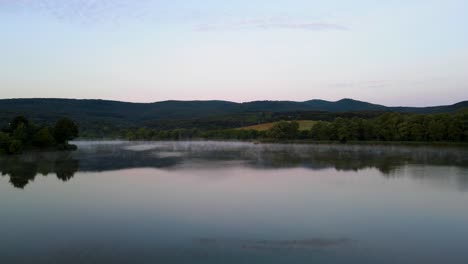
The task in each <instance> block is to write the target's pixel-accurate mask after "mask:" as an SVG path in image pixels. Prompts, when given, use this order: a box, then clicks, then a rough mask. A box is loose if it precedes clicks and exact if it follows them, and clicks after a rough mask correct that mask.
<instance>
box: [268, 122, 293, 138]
mask: <svg viewBox="0 0 468 264" xmlns="http://www.w3.org/2000/svg"><path fill="white" fill-rule="evenodd" d="M298 133H299V123H297V122H295V121H293V122H286V121H281V122H279V123H276V124H274V125H273V126H272V127H271V128H270V129H268V131H267V136H268V137H269V138H272V139H294V138H296V136H297V134H298Z"/></svg>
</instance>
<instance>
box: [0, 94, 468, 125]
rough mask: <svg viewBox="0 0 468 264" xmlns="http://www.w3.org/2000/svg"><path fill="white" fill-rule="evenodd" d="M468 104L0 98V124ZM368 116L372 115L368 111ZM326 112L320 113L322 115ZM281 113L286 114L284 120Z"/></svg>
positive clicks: (253, 119)
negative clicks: (21, 118) (17, 120)
mask: <svg viewBox="0 0 468 264" xmlns="http://www.w3.org/2000/svg"><path fill="white" fill-rule="evenodd" d="M462 108H468V101H463V102H460V103H457V104H453V105H446V106H433V107H388V106H383V105H377V104H371V103H367V102H362V101H357V100H352V99H342V100H339V101H336V102H330V101H324V100H309V101H304V102H294V101H253V102H247V103H234V102H228V101H163V102H156V103H128V102H118V101H105V100H75V99H4V100H0V126H4V125H6V124H7V122H8V121H9V120H11V119H12V118H13V117H15V116H17V115H23V116H26V117H28V118H31V119H33V120H34V121H35V122H37V123H51V122H54V121H55V120H57V119H58V118H60V117H64V116H66V117H69V118H71V119H73V120H75V121H77V122H78V123H79V125H80V126H81V127H82V128H92V127H96V128H97V127H103V126H107V127H108V128H109V129H113V128H125V127H135V126H149V127H155V128H161V129H166V128H168V129H172V128H178V127H184V128H187V127H203V128H225V127H242V126H248V125H253V124H258V123H259V122H260V121H261V122H263V123H266V122H273V121H275V120H281V119H287V118H288V117H290V116H294V117H296V118H298V119H308V120H322V119H324V118H327V117H334V116H339V115H345V114H346V113H356V112H359V113H361V114H363V113H364V115H366V114H365V113H367V114H369V113H373V112H375V113H382V112H401V113H445V112H453V111H457V110H459V109H462ZM370 115H371V116H372V114H370ZM323 116H325V117H323ZM285 117H286V118H285Z"/></svg>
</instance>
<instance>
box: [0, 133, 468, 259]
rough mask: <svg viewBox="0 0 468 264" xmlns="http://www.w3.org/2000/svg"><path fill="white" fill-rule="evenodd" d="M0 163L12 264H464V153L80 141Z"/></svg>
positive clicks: (467, 239) (467, 172)
mask: <svg viewBox="0 0 468 264" xmlns="http://www.w3.org/2000/svg"><path fill="white" fill-rule="evenodd" d="M75 144H77V145H78V147H79V150H78V151H76V152H61V153H58V152H50V153H44V152H41V153H28V154H24V155H20V156H8V157H0V172H1V174H2V176H1V177H0V210H1V212H2V213H1V218H2V221H1V224H0V234H1V236H0V251H1V252H2V254H1V255H0V261H1V262H5V263H31V261H34V263H129V262H132V263H158V262H159V263H161V262H162V263H252V262H254V263H466V260H468V254H467V253H466V250H465V249H464V248H465V245H466V244H467V243H468V228H466V227H467V223H468V210H466V205H467V204H468V150H467V149H466V148H456V147H405V146H364V145H362V146H353V145H294V144H252V143H240V142H203V141H200V142H123V141H122V142H119V141H110V142H75Z"/></svg>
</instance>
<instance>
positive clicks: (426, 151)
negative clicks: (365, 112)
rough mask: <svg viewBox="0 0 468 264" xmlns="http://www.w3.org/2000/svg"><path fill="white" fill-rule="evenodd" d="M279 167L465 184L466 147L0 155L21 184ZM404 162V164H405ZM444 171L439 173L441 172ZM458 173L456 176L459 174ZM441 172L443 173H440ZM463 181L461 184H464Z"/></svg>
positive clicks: (185, 148)
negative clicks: (53, 178)
mask: <svg viewBox="0 0 468 264" xmlns="http://www.w3.org/2000/svg"><path fill="white" fill-rule="evenodd" d="M233 161H241V162H242V163H245V164H247V166H250V167H252V168H259V169H280V168H297V167H301V168H307V169H310V170H320V169H327V168H333V169H336V170H338V171H360V170H364V169H377V170H379V171H380V172H381V173H382V174H383V175H385V177H397V176H399V175H410V176H411V177H421V178H428V177H432V178H434V177H440V174H441V172H439V173H438V175H439V176H437V175H435V174H434V173H428V172H427V171H426V170H428V169H427V166H432V167H439V168H443V169H448V168H458V169H459V172H457V173H452V174H451V177H454V175H455V176H456V177H458V179H456V181H457V182H459V183H460V184H461V185H462V186H467V187H466V188H468V175H467V171H468V150H466V149H463V148H437V147H402V146H398V147H396V146H383V147H382V146H350V145H281V144H265V145H263V144H259V145H254V144H248V143H223V142H215V143H213V142H211V143H206V142H192V143H187V142H178V143H168V142H158V143H150V144H144V143H122V144H113V145H99V144H96V145H85V146H81V147H80V149H79V151H77V152H73V153H42V154H41V153H36V154H30V155H22V156H14V157H3V158H0V171H1V172H2V174H3V175H9V176H10V182H11V183H12V184H13V185H14V186H15V187H18V188H24V187H25V186H26V185H27V184H28V183H29V182H31V181H33V180H34V178H35V177H36V174H42V175H48V174H50V173H55V174H56V175H57V178H58V179H60V180H63V181H68V180H70V179H71V178H72V177H73V175H74V174H75V173H76V172H77V171H78V170H79V171H85V172H96V171H98V172H101V171H112V170H122V169H132V168H159V169H164V168H165V169H170V168H177V166H178V165H181V164H186V165H187V164H188V165H189V167H190V166H191V164H195V163H196V164H197V167H200V166H201V167H206V168H210V167H219V165H220V164H221V165H222V166H227V167H229V166H239V162H233ZM407 165H408V166H407ZM411 165H416V166H417V167H419V168H423V167H422V166H425V167H426V169H424V171H423V172H418V171H411V172H410V173H406V174H405V173H401V172H400V169H401V168H407V167H410V166H411ZM442 174H443V173H442ZM457 175H458V176H457ZM442 176H444V175H442ZM466 188H465V187H464V189H466Z"/></svg>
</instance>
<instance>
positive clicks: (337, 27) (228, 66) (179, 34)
mask: <svg viewBox="0 0 468 264" xmlns="http://www.w3.org/2000/svg"><path fill="white" fill-rule="evenodd" d="M467 14H468V1H466V0H458V1H457V0H445V1H442V0H439V1H434V0H432V1H431V0H424V1H423V0H408V1H370V0H368V1H338V0H328V1H310V0H308V1H307V0H283V1H279V0H277V1H275V0H268V1H267V0H236V1H229V2H228V1H219V0H217V1H214V0H206V1H195V0H194V1H188V0H186V1H183V0H171V1H169V0H167V1H163V0H140V1H135V0H133V1H132V0H113V1H112V0H101V1H99V0H68V1H63V0H16V1H13V0H0V36H1V37H0V92H1V94H0V97H1V98H18V97H21V98H30V97H59V98H100V99H113V100H122V101H134V102H153V101H160V100H167V99H179V100H206V99H222V100H230V101H238V102H241V101H251V100H296V101H304V100H309V99H313V98H321V99H327V100H338V99H341V98H344V97H350V98H355V99H359V100H365V101H371V102H375V103H381V104H386V105H415V106H418V105H434V104H450V103H454V102H457V101H461V100H466V99H468V96H467V95H468V92H467V91H468V74H467V73H468V15H467Z"/></svg>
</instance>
